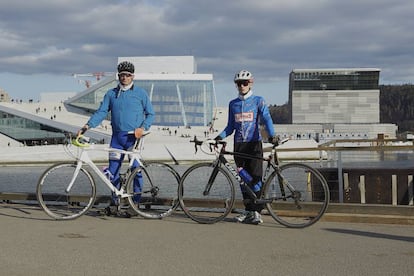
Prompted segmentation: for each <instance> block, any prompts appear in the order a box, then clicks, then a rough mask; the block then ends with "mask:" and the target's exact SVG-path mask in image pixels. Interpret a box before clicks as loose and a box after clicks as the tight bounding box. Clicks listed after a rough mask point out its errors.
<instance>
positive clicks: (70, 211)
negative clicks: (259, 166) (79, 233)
mask: <svg viewBox="0 0 414 276" xmlns="http://www.w3.org/2000/svg"><path fill="white" fill-rule="evenodd" d="M75 169H76V164H75V163H58V164H55V165H53V166H51V167H49V168H48V169H47V170H46V171H45V172H44V173H43V174H42V176H41V177H40V179H39V181H38V183H37V188H36V196H37V200H38V202H39V204H40V206H41V207H42V208H43V210H44V211H45V212H46V214H48V215H49V216H50V217H52V218H54V219H58V220H69V219H75V218H77V217H80V216H82V215H83V214H85V213H86V212H87V211H88V210H89V209H90V208H91V207H92V205H93V203H94V201H95V197H96V186H95V181H94V179H93V177H92V175H91V174H90V173H89V172H88V171H87V170H85V169H84V168H81V169H80V171H79V173H78V175H77V176H76V179H75V180H74V183H73V186H72V187H71V188H70V190H68V185H69V183H70V181H71V180H72V178H73V177H74V174H75Z"/></svg>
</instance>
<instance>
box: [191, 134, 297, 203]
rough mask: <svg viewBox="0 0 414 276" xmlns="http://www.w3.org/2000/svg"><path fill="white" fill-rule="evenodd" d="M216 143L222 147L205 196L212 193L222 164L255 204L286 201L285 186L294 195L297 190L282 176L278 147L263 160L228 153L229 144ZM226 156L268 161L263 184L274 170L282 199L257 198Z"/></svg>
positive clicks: (241, 154) (236, 153)
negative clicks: (211, 190) (271, 170)
mask: <svg viewBox="0 0 414 276" xmlns="http://www.w3.org/2000/svg"><path fill="white" fill-rule="evenodd" d="M194 142H195V143H196V145H197V142H199V141H194ZM216 143H217V144H220V145H221V149H220V150H219V151H217V150H216V155H217V159H216V160H215V163H214V166H215V168H214V169H213V172H212V174H211V176H210V178H209V180H208V182H207V185H206V189H205V190H204V192H203V194H204V195H208V193H209V192H210V189H211V186H212V184H213V182H214V179H215V177H216V176H217V173H218V167H219V166H221V164H223V165H224V167H225V169H226V170H227V171H228V172H229V173H230V175H232V176H233V177H234V179H236V180H237V182H238V183H239V184H240V186H241V187H242V188H243V189H244V190H245V191H246V192H247V194H248V195H249V196H250V198H251V199H252V200H253V201H254V203H255V204H265V203H270V202H272V201H273V200H274V199H283V200H286V199H287V197H286V193H285V191H284V187H283V186H286V187H288V189H289V190H290V191H291V192H292V193H294V191H295V188H294V187H292V186H291V185H290V183H289V182H288V181H286V180H285V178H284V177H283V175H281V174H280V170H279V160H278V158H277V154H276V150H275V147H276V145H273V147H272V151H271V154H270V155H269V156H268V157H267V158H263V157H257V156H252V155H249V154H245V153H239V152H232V151H227V150H226V145H227V143H226V142H224V141H217V142H216ZM225 155H232V156H238V157H242V158H248V159H255V160H262V161H266V162H267V167H266V170H265V173H264V176H263V179H262V180H263V182H265V180H266V176H267V175H268V174H269V171H270V169H271V168H272V169H273V171H275V172H276V174H277V177H278V178H279V183H280V186H281V187H280V188H281V191H282V197H280V198H269V199H259V198H258V197H257V195H256V193H255V192H253V190H252V189H251V188H250V187H249V185H247V183H245V182H244V181H243V179H242V178H241V176H240V175H239V173H238V172H237V171H236V169H235V168H234V166H232V165H231V164H230V162H229V161H228V160H227V159H226V157H225Z"/></svg>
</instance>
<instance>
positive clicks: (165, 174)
mask: <svg viewBox="0 0 414 276" xmlns="http://www.w3.org/2000/svg"><path fill="white" fill-rule="evenodd" d="M147 134H149V132H146V133H144V136H145V135H147ZM144 136H143V137H142V138H140V139H137V142H136V143H135V146H134V148H133V149H132V150H131V151H125V150H119V149H114V148H105V149H99V148H95V147H94V145H93V144H90V143H89V142H88V138H87V137H85V136H83V135H80V136H78V137H77V138H76V139H74V140H72V141H71V144H68V145H67V147H70V146H71V145H74V146H76V147H77V149H78V150H77V153H75V154H74V153H72V155H73V156H74V158H75V159H76V161H75V162H62V163H57V164H54V165H52V166H51V167H49V168H48V169H46V171H45V172H44V173H43V174H42V176H41V177H40V179H39V181H38V184H37V189H36V195H37V199H38V201H39V204H40V206H41V207H42V208H43V210H44V211H45V212H46V213H47V214H48V215H49V216H50V217H52V218H54V219H57V220H69V219H75V218H78V217H80V216H82V215H83V214H85V213H86V212H88V211H89V210H90V208H91V207H92V206H93V205H94V203H95V200H96V183H95V180H94V177H93V175H92V174H91V172H90V170H92V171H93V172H94V173H95V175H96V176H98V178H100V179H101V180H102V181H103V183H104V184H105V185H106V186H107V187H108V188H109V189H110V190H111V191H112V193H113V194H115V195H116V196H117V197H118V199H119V202H123V201H125V200H126V201H127V202H128V203H129V206H130V207H131V208H132V209H133V210H134V211H135V212H136V213H137V214H139V215H141V216H143V217H145V218H163V217H166V216H169V215H170V214H171V213H172V212H173V211H174V210H175V209H176V208H177V206H178V205H179V202H178V196H177V189H178V184H179V183H180V175H179V174H178V173H177V172H176V171H175V170H174V168H172V167H171V166H170V165H168V164H165V163H162V162H157V161H150V162H144V161H143V159H142V157H141V152H142V149H143V144H144ZM98 150H101V151H102V150H103V151H107V152H117V153H120V154H125V156H127V157H128V158H129V165H128V168H127V170H126V172H124V173H121V174H120V186H121V187H120V189H119V190H118V189H117V188H116V187H115V186H114V185H112V183H111V181H110V180H109V179H108V178H107V176H106V175H105V174H104V172H103V171H102V170H101V169H99V168H98V166H97V165H96V164H95V163H94V162H93V161H92V160H91V158H90V157H89V154H88V153H89V151H98ZM69 152H70V151H69ZM135 161H136V162H138V164H139V166H138V167H136V168H134V167H133V164H134V162H135ZM141 175H142V180H143V187H142V190H141V192H134V187H133V186H134V179H135V178H136V177H140V176H141ZM134 196H139V197H140V201H139V203H138V204H137V203H135V202H134V200H133V197H134ZM119 206H120V205H119ZM118 208H120V207H118Z"/></svg>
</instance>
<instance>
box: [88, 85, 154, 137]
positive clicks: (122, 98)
mask: <svg viewBox="0 0 414 276" xmlns="http://www.w3.org/2000/svg"><path fill="white" fill-rule="evenodd" d="M109 111H111V124H112V130H113V132H120V131H133V130H135V129H136V128H139V127H142V128H144V129H145V130H148V129H149V128H150V127H151V124H152V122H153V121H154V116H155V113H154V110H153V108H152V104H151V101H150V99H149V97H148V94H147V92H146V91H145V90H144V89H142V88H140V87H138V86H135V85H133V86H132V87H131V89H129V90H126V91H122V90H121V89H120V88H119V86H118V87H115V88H113V89H111V90H109V91H108V92H106V94H105V96H104V98H103V100H102V102H101V105H100V107H99V109H98V110H97V111H96V112H95V113H94V114H93V115H92V116H91V118H90V119H89V121H88V122H87V125H88V126H89V127H92V128H93V127H96V126H98V125H99V124H100V123H101V122H102V120H104V119H105V118H106V116H107V114H108V112H109Z"/></svg>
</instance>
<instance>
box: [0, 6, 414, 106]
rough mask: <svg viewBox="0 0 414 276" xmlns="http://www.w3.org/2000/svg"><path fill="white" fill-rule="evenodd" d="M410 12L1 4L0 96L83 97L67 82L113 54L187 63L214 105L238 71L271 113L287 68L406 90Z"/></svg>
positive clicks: (112, 64)
mask: <svg viewBox="0 0 414 276" xmlns="http://www.w3.org/2000/svg"><path fill="white" fill-rule="evenodd" d="M413 12H414V1H412V0H393V1H390V0H347V1H337V0H313V1H309V0H256V1H251V0H250V1H246V0H239V1H235V0H226V1H223V0H209V1H201V0H152V1H151V0H141V1H139V0H137V1H133V0H130V1H128V0H118V1H116V0H88V1H85V0H54V1H50V0H33V1H27V0H24V1H23V0H13V1H6V0H0V89H3V90H5V91H6V92H7V93H8V94H9V95H10V96H11V97H12V98H14V99H21V100H23V101H27V100H28V99H34V100H35V101H36V100H39V99H40V96H39V95H40V93H44V92H81V91H83V90H84V89H85V85H84V83H83V82H82V81H84V80H86V79H83V78H82V79H80V78H77V79H75V78H74V77H73V74H87V73H95V72H114V71H115V69H116V63H117V60H118V57H119V56H124V57H125V56H188V55H192V56H194V57H195V59H196V62H197V69H198V73H208V74H213V77H214V80H215V88H216V94H217V101H218V105H219V106H226V105H227V104H228V101H229V100H230V99H232V98H234V97H236V95H237V91H236V89H235V87H234V84H233V77H234V74H235V73H236V72H237V71H239V70H242V69H246V70H249V71H250V72H252V74H253V75H254V78H255V84H254V87H253V89H254V93H255V94H257V95H261V96H263V97H265V99H266V101H267V103H268V104H272V105H274V104H277V105H281V104H284V103H286V102H287V100H288V86H289V85H288V81H289V73H290V72H291V71H292V70H293V69H308V68H354V67H364V68H366V67H368V68H379V69H381V74H380V84H405V83H411V84H412V83H413V79H414V50H413V49H412V47H413V45H414V32H413V28H414V17H413V16H412V13H413ZM90 80H91V81H95V79H90Z"/></svg>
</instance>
